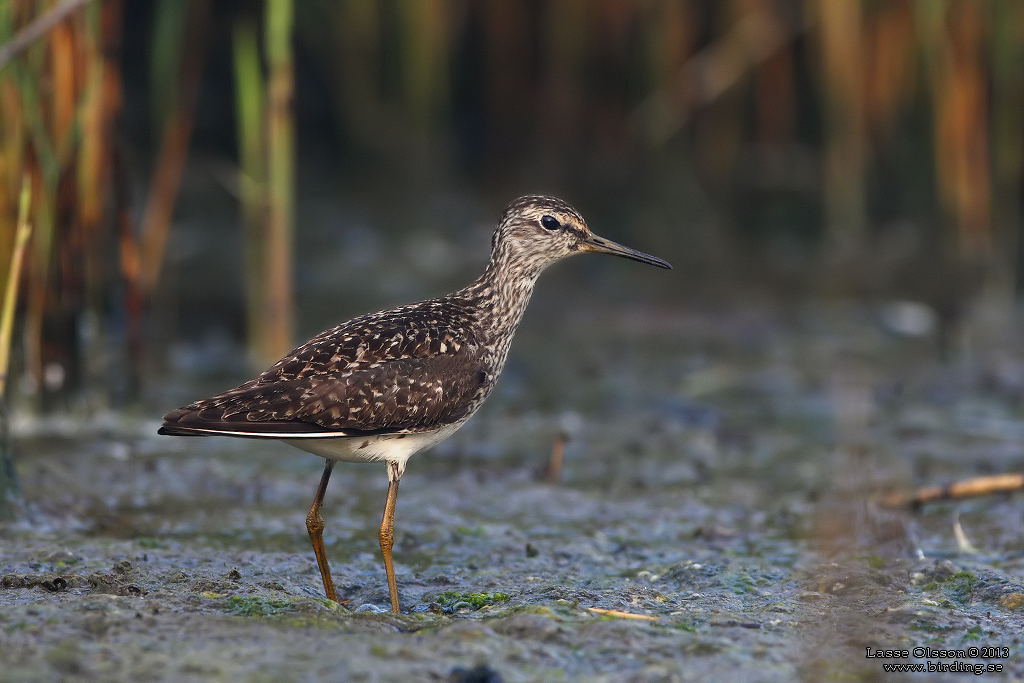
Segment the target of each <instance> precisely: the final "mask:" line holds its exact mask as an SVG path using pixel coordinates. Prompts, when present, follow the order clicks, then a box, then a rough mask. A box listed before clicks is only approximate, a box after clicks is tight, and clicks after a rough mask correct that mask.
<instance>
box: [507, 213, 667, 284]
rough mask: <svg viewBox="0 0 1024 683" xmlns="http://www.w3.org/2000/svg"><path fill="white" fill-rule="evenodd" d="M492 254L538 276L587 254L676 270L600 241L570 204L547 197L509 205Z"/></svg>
mask: <svg viewBox="0 0 1024 683" xmlns="http://www.w3.org/2000/svg"><path fill="white" fill-rule="evenodd" d="M491 250H492V254H493V256H492V258H494V257H498V256H499V255H501V256H503V257H505V258H508V259H510V260H511V261H512V263H513V265H517V266H519V267H521V268H523V269H524V270H527V271H531V272H534V273H539V272H540V271H541V270H543V269H544V268H546V267H547V266H549V265H551V264H552V263H554V262H555V261H558V260H559V259H562V258H564V257H566V256H571V255H572V254H579V253H583V252H587V251H592V252H598V253H603V254H613V255H615V256H622V257H623V258H628V259H632V260H634V261H639V262H641V263H648V264H650V265H652V266H658V267H659V268H669V269H671V268H672V266H670V265H669V264H668V263H667V262H666V261H662V260H661V259H659V258H655V257H654V256H649V255H648V254H644V253H643V252H640V251H636V250H635V249H630V248H629V247H624V246H622V245H621V244H617V243H615V242H612V241H611V240H606V239H604V238H602V237H598V236H597V235H595V234H594V233H592V232H591V231H590V228H588V227H587V223H586V221H584V220H583V217H582V216H581V215H580V214H579V213H578V212H577V211H576V210H575V209H574V208H572V207H571V206H569V204H567V203H566V202H564V201H562V200H561V199H558V198H556V197H547V196H544V195H528V196H526V197H520V198H519V199H517V200H515V201H514V202H512V203H511V204H509V205H508V208H506V209H505V212H504V213H503V214H502V216H501V222H500V223H499V224H498V229H497V230H495V232H494V238H493V239H492V241H491ZM503 252H504V253H503Z"/></svg>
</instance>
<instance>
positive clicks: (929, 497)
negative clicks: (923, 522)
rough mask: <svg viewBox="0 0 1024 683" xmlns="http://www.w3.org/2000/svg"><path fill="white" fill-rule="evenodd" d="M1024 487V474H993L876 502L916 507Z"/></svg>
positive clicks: (891, 506) (888, 497)
mask: <svg viewBox="0 0 1024 683" xmlns="http://www.w3.org/2000/svg"><path fill="white" fill-rule="evenodd" d="M1021 489H1024V474H993V475H990V476H985V477H972V478H971V479H962V480H960V481H954V482H952V483H951V484H947V485H946V486H925V487H923V488H920V489H918V490H917V491H915V492H914V493H912V494H909V495H908V494H905V493H892V494H888V495H885V496H882V497H881V498H880V499H879V500H878V503H879V505H881V506H882V507H885V508H918V507H921V506H923V505H926V504H928V503H937V502H940V501H944V500H959V499H961V498H973V497H975V496H987V495H989V494H992V493H1009V492H1011V491H1019V490H1021Z"/></svg>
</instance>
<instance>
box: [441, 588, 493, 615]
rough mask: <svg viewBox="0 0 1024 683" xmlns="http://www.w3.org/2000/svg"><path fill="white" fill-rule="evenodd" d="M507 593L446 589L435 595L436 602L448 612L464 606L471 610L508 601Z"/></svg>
mask: <svg viewBox="0 0 1024 683" xmlns="http://www.w3.org/2000/svg"><path fill="white" fill-rule="evenodd" d="M508 599H509V596H508V594H507V593H457V592H455V591H446V592H444V593H441V594H440V595H438V596H437V602H438V603H439V604H440V605H441V606H442V607H444V608H445V609H446V610H447V611H449V612H457V611H459V610H460V609H462V608H464V607H468V608H469V609H472V610H473V611H476V610H478V609H481V608H483V607H487V606H488V605H493V604H495V603H498V602H508Z"/></svg>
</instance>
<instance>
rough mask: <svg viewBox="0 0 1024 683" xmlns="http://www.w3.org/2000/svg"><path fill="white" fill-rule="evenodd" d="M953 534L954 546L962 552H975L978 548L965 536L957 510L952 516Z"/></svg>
mask: <svg viewBox="0 0 1024 683" xmlns="http://www.w3.org/2000/svg"><path fill="white" fill-rule="evenodd" d="M953 536H955V537H956V547H957V548H959V549H960V552H962V553H977V552H978V549H977V548H975V547H974V546H973V545H972V544H971V539H969V538H967V534H966V533H965V532H964V527H963V525H962V524H960V513H959V512H957V513H956V514H955V515H954V516H953Z"/></svg>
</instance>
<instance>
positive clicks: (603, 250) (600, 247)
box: [582, 235, 672, 270]
mask: <svg viewBox="0 0 1024 683" xmlns="http://www.w3.org/2000/svg"><path fill="white" fill-rule="evenodd" d="M582 246H583V249H584V250H586V251H593V252H597V253H600V254H612V255H614V256H621V257H622V258H628V259H632V260H633V261H639V262H640V263H647V264H649V265H652V266H658V267H659V268H667V269H669V270H672V266H671V265H669V262H668V261H662V260H661V259H660V258H657V257H656V256H651V255H650V254H645V253H643V252H642V251H637V250H636V249H630V248H629V247H624V246H622V245H621V244H619V243H617V242H612V241H611V240H606V239H605V238H603V237H598V236H597V235H591V236H590V237H588V238H587V239H585V240H584V241H583V244H582Z"/></svg>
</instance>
